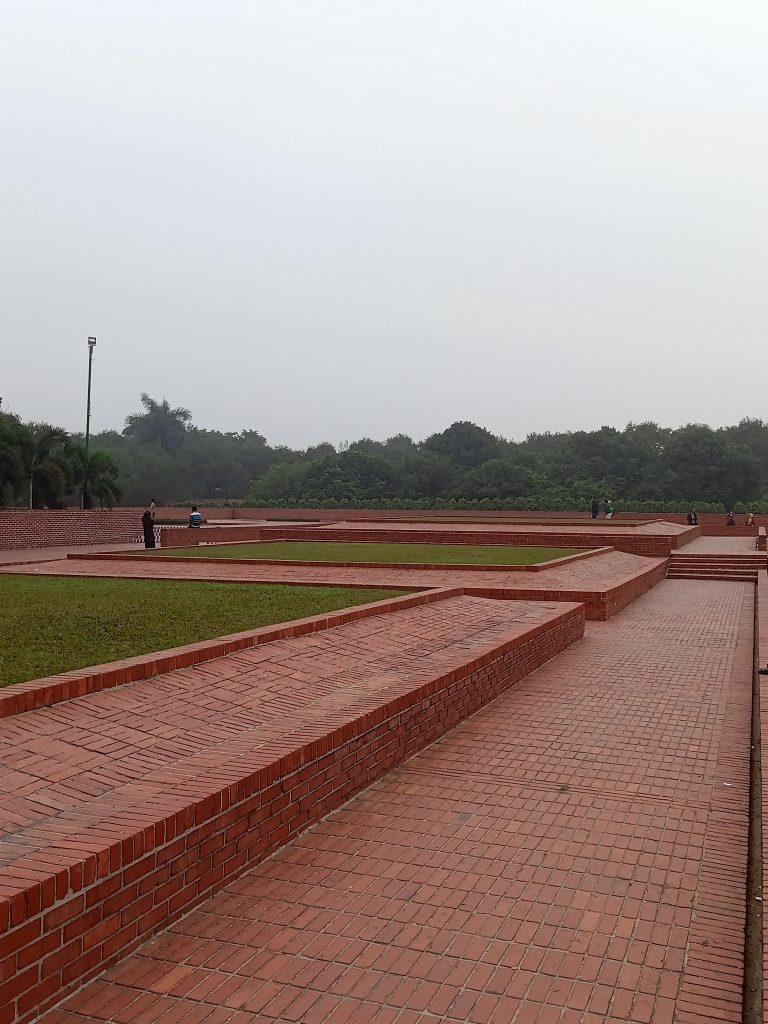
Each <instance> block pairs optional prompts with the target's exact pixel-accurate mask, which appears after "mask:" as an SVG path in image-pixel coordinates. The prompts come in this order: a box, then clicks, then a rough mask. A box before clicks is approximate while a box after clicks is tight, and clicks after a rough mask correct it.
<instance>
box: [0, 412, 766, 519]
mask: <svg viewBox="0 0 768 1024" xmlns="http://www.w3.org/2000/svg"><path fill="white" fill-rule="evenodd" d="M141 404H142V406H143V409H144V411H143V412H140V413H135V414H133V415H131V416H129V417H128V418H127V420H126V425H125V429H124V430H123V431H122V433H119V432H117V431H114V430H113V431H105V432H103V433H101V434H97V435H94V437H93V438H92V452H91V455H90V458H89V460H88V463H87V464H86V463H85V462H84V452H83V450H82V443H81V438H79V437H77V436H74V437H72V436H68V435H66V434H65V433H64V432H63V431H57V430H56V428H53V427H50V426H48V425H45V424H23V423H21V422H20V421H19V420H18V418H17V417H15V416H9V415H7V414H5V415H2V416H0V488H2V491H3V495H4V500H5V501H9V500H10V501H13V500H15V501H17V502H19V503H28V502H29V497H30V487H31V493H32V500H33V504H35V505H38V506H40V505H43V504H45V505H48V506H50V507H57V506H59V505H61V504H63V503H66V501H67V500H68V501H69V502H70V503H71V502H72V501H73V500H74V501H79V493H80V490H82V487H83V483H85V494H86V500H87V502H90V503H97V502H103V503H104V504H110V503H112V502H114V501H116V500H117V495H118V493H119V491H118V480H117V470H118V467H119V490H120V491H122V501H123V503H124V504H127V505H146V504H147V503H148V502H149V501H150V499H151V498H155V499H156V501H157V502H158V504H167V503H172V502H178V503H183V502H186V501H190V500H195V501H202V502H208V503H210V504H221V503H223V502H226V501H236V502H237V501H240V500H242V499H243V498H244V497H246V499H247V503H248V504H251V505H267V506H270V505H271V506H277V505H286V506H301V505H307V506H310V507H311V506H329V507H334V506H344V505H353V506H354V505H359V506H363V507H373V508H375V507H377V506H382V507H398V506H402V507H409V506H410V507H426V508H428V507H436V508H462V507H464V508H473V507H477V508H489V509H491V508H509V509H513V508H519V509H531V510H536V509H586V508H587V507H588V506H589V503H590V501H591V499H592V497H598V498H600V499H604V498H606V497H610V498H611V499H612V500H613V502H614V505H615V506H616V508H617V509H636V510H637V511H644V510H645V511H673V510H675V509H679V510H684V509H685V508H687V507H688V505H689V504H695V505H697V507H698V508H699V509H700V510H702V511H703V510H704V509H705V505H706V504H712V506H713V510H714V509H722V508H723V507H724V506H726V505H727V506H736V507H737V508H738V507H739V503H742V505H744V504H750V505H752V506H753V507H754V508H755V509H758V508H759V507H760V506H759V504H758V503H759V502H761V501H763V502H765V508H764V510H765V511H768V423H764V422H763V421H762V420H756V419H744V420H742V421H741V422H740V423H739V424H737V425H736V426H732V427H724V428H720V429H716V430H713V429H712V428H711V427H708V426H706V425H704V424H698V423H697V424H688V425H686V426H683V427H680V428H679V429H674V430H673V429H670V428H668V427H660V426H659V425H658V424H656V423H629V424H627V426H626V427H625V428H624V429H623V430H618V429H616V428H614V427H608V426H604V427H601V428H600V429H599V430H593V431H574V432H572V433H564V434H554V433H544V434H529V435H528V437H527V438H525V440H523V441H520V442H517V443H516V442H514V441H507V440H505V439H504V438H501V437H496V436H494V435H493V434H491V433H490V432H489V431H487V430H485V429H484V428H482V427H479V426H477V425H476V424H474V423H468V422H458V423H453V424H451V426H449V427H448V428H447V429H446V430H443V431H441V432H439V433H436V434H433V435H432V436H431V437H428V438H426V440H424V441H421V442H418V441H414V440H413V439H412V438H410V437H408V436H407V435H406V434H396V435H394V436H393V437H390V438H388V439H387V440H386V441H376V440H373V439H372V438H369V437H363V438H360V439H359V440H356V441H352V442H342V443H341V444H339V446H338V448H336V447H335V446H334V445H332V444H330V443H329V442H327V441H325V442H321V443H318V444H316V445H314V446H311V447H309V448H307V449H306V450H304V451H294V450H292V449H290V448H286V447H279V446H278V447H272V446H270V445H268V444H267V442H266V439H265V438H264V437H263V436H262V435H261V434H259V433H258V432H257V431H255V430H243V431H241V432H240V433H222V432H220V431H217V430H202V429H200V428H198V427H195V426H194V425H193V424H192V420H191V413H190V411H189V410H188V409H185V408H183V407H177V408H172V407H171V406H170V405H169V403H168V401H167V400H166V399H165V398H163V399H162V401H157V400H155V399H153V398H151V397H150V396H149V395H147V394H143V395H142V396H141Z"/></svg>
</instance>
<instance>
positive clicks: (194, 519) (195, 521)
mask: <svg viewBox="0 0 768 1024" xmlns="http://www.w3.org/2000/svg"><path fill="white" fill-rule="evenodd" d="M202 525H203V517H202V515H201V514H200V513H199V512H198V511H197V505H193V506H192V511H191V512H190V513H189V526H190V529H192V530H199V529H200V527H201V526H202Z"/></svg>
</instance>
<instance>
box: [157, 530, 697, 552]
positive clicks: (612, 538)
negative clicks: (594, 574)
mask: <svg viewBox="0 0 768 1024" xmlns="http://www.w3.org/2000/svg"><path fill="white" fill-rule="evenodd" d="M698 535H699V534H698V531H697V530H696V528H695V527H692V528H691V530H690V532H686V533H681V534H668V535H665V534H649V533H637V534H621V533H616V534H613V533H607V532H602V533H600V534H599V535H598V534H595V533H562V532H558V531H557V530H554V529H553V530H552V531H551V532H550V531H548V530H547V531H542V530H539V531H538V532H532V533H526V532H525V531H524V530H515V531H514V532H512V531H511V530H504V531H499V532H498V533H494V532H492V531H490V530H484V531H478V532H476V533H473V532H471V531H462V532H461V533H456V532H452V531H450V530H440V529H439V528H436V529H434V530H413V531H411V530H397V531H396V532H395V531H392V530H388V529H387V527H386V525H382V526H381V527H378V528H376V527H371V529H370V530H369V529H352V530H345V529H344V528H343V527H332V526H331V527H324V528H323V529H322V531H320V530H318V529H316V528H314V527H312V526H238V527H234V526H202V527H200V528H199V529H197V530H186V531H185V530H179V529H177V528H175V527H163V526H161V527H160V545H161V547H163V548H173V547H176V548H178V547H189V546H192V545H198V544H223V543H228V542H229V543H236V542H237V541H247V540H252V541H259V540H264V541H270V540H272V541H279V540H311V541H337V542H339V541H340V542H342V543H347V544H355V543H358V544H359V543H367V542H372V543H379V544H387V543H388V544H452V545H456V544H458V545H472V546H476V545H489V546H498V545H506V546H509V545H512V546H514V547H561V548H564V547H570V548H599V547H606V546H610V547H614V548H616V550H617V551H626V552H627V553H628V554H630V555H648V556H652V557H658V558H663V557H665V556H667V555H670V554H671V553H672V551H673V549H675V548H677V547H680V546H682V545H683V544H686V543H688V541H689V540H692V539H693V537H694V536H698Z"/></svg>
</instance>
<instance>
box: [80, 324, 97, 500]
mask: <svg viewBox="0 0 768 1024" xmlns="http://www.w3.org/2000/svg"><path fill="white" fill-rule="evenodd" d="M95 348H96V339H95V338H89V339H88V404H87V406H86V411H85V474H84V476H83V493H82V496H81V499H80V508H85V488H86V486H87V484H88V445H89V444H90V441H91V370H92V368H93V350H94V349H95Z"/></svg>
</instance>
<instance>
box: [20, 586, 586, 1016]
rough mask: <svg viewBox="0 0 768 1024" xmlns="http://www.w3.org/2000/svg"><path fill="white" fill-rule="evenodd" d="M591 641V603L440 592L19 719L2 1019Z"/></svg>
mask: <svg viewBox="0 0 768 1024" xmlns="http://www.w3.org/2000/svg"><path fill="white" fill-rule="evenodd" d="M393 605H394V606H395V607H397V602H394V603H393ZM583 628H584V612H583V608H582V607H581V606H580V605H567V604H549V605H548V604H546V603H526V602H513V601H510V602H505V601H489V600H485V599H482V598H473V597H463V596H459V597H451V596H449V595H443V596H442V599H441V600H436V601H433V602H432V603H430V604H423V605H421V606H419V607H409V608H406V609H402V608H400V610H390V611H389V612H388V613H385V614H378V615H375V616H373V617H368V618H365V619H360V620H359V621H355V622H349V623H346V624H344V625H340V626H336V627H335V628H332V629H327V630H325V631H322V632H318V633H315V634H313V635H308V636H301V637H295V638H292V639H284V640H279V641H274V642H272V643H266V644H263V645H261V646H259V647H256V648H253V649H250V650H245V651H241V652H239V653H237V654H234V655H230V656H228V657H223V658H220V659H218V660H215V661H209V662H207V663H205V664H203V665H199V666H197V667H195V668H190V669H186V670H180V671H176V672H171V673H168V674H166V675H163V676H157V677H155V678H153V679H149V680H146V681H144V682H136V683H131V684H127V685H124V686H120V687H118V688H116V689H111V690H108V691H104V692H101V693H92V694H89V695H87V696H82V697H77V698H73V699H70V700H65V701H63V702H61V703H58V704H56V705H55V706H53V707H50V708H40V709H38V710H34V711H29V712H27V713H24V714H17V715H15V716H13V717H9V718H6V719H4V720H3V721H2V722H0V765H2V769H3V783H4V786H3V796H2V797H1V798H0V809H1V815H2V821H3V823H4V827H3V831H4V836H3V838H2V840H1V841H0V896H2V897H5V900H3V901H2V902H0V910H4V912H5V916H4V917H0V931H4V932H5V933H6V934H4V935H0V954H2V956H3V957H4V960H3V971H2V974H0V1020H1V1021H3V1022H7V1021H11V1020H21V1019H28V1018H30V1017H31V1016H32V1015H33V1014H34V1012H35V1010H36V1008H37V1007H39V1006H40V1005H44V1004H45V1003H46V1001H48V1002H49V1003H50V1001H51V1000H55V999H57V998H58V997H60V996H61V995H62V994H63V993H64V992H65V991H66V990H67V989H68V988H69V989H71V988H72V987H77V985H78V984H79V983H80V980H81V979H82V978H83V977H84V976H88V975H91V976H92V975H93V974H94V973H98V972H99V971H100V970H102V969H103V967H105V966H108V965H109V963H110V962H115V961H116V960H117V959H118V958H119V957H120V956H122V955H125V953H126V952H128V951H129V950H130V949H131V948H134V947H135V946H136V944H137V943H138V942H139V941H141V940H142V939H144V938H146V937H148V935H150V934H151V933H152V932H153V931H154V930H157V928H159V927H162V926H164V925H166V924H167V923H168V922H169V921H170V920H173V919H174V918H178V917H179V916H180V915H181V914H182V913H183V912H185V911H187V910H189V909H191V908H192V907H193V906H195V905H196V904H197V903H199V902H200V900H201V899H202V898H203V897H204V896H205V895H207V894H209V893H210V892H211V891H212V890H213V889H214V888H216V887H220V886H221V884H222V883H223V882H224V881H226V880H227V879H229V878H231V877H233V876H235V875H236V874H238V873H239V872H241V871H242V870H243V869H245V868H246V867H247V866H248V865H249V864H253V863H256V862H257V861H258V860H260V859H262V858H263V857H265V856H267V855H268V854H270V853H272V852H273V851H274V850H275V849H277V848H278V847H280V846H282V845H283V844H284V843H285V842H287V841H288V840H290V839H291V838H293V837H294V836H295V835H296V834H298V833H299V832H300V831H301V830H302V829H304V828H306V827H307V826H308V825H309V824H311V823H312V822H313V821H316V820H318V819H319V818H320V817H322V816H323V815H324V814H326V813H328V812H329V811H330V810H332V809H333V808H334V807H337V806H339V805H340V804H341V803H343V802H344V801H345V800H346V799H348V798H349V797H350V796H351V795H352V794H353V793H354V792H355V791H357V790H358V789H360V788H361V787H363V786H365V785H367V784H369V783H370V782H371V781H373V780H374V779H376V778H378V777H379V776H380V775H381V774H382V773H384V772H386V771H388V770H390V769H392V768H393V767H395V766H396V765H397V764H399V763H400V762H401V761H402V760H403V759H404V758H405V757H407V756H410V755H411V754H413V753H414V752H416V751H417V750H419V749H421V748H422V747H423V746H424V745H426V744H428V743H430V742H432V741H434V740H435V739H437V738H439V737H440V736H441V735H442V734H443V733H444V732H445V731H446V730H448V729H450V728H452V727H453V726H455V725H456V724H457V723H458V722H459V721H461V720H462V719H463V718H464V717H466V716H467V715H469V714H471V713H473V712H475V711H476V710H478V709H479V708H480V707H481V706H482V705H483V704H484V703H486V702H487V701H488V700H490V699H492V698H494V697H496V696H498V695H499V694H500V693H502V692H504V690H505V689H506V688H508V687H509V686H511V685H512V684H513V683H515V682H517V681H518V680H519V679H521V678H522V677H523V676H524V675H526V674H527V673H528V672H530V671H531V670H532V669H535V668H537V667H538V666H539V665H541V664H543V663H544V662H545V661H547V660H548V659H550V658H552V657H554V656H555V655H556V654H558V653H559V652H560V651H562V650H563V649H564V648H565V647H566V646H568V644H570V643H572V642H573V641H574V640H576V639H578V638H579V637H580V636H581V635H582V633H583ZM9 689H10V690H12V689H13V688H12V687H11V688H9ZM25 689H27V688H25ZM9 915H10V919H9Z"/></svg>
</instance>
